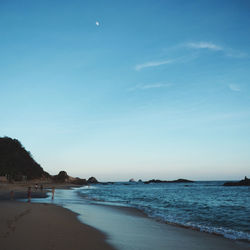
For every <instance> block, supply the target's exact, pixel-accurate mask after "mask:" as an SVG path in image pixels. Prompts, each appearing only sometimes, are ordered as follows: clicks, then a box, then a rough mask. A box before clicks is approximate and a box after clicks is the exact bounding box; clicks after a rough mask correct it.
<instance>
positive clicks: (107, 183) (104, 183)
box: [99, 181, 114, 185]
mask: <svg viewBox="0 0 250 250" xmlns="http://www.w3.org/2000/svg"><path fill="white" fill-rule="evenodd" d="M99 184H102V185H113V184H114V182H112V181H109V182H99Z"/></svg>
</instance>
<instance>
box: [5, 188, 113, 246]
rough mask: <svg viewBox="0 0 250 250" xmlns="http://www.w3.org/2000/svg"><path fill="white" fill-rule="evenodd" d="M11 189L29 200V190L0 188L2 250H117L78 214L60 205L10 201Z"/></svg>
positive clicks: (34, 195)
mask: <svg viewBox="0 0 250 250" xmlns="http://www.w3.org/2000/svg"><path fill="white" fill-rule="evenodd" d="M10 189H11V190H12V189H15V198H22V197H23V198H25V197H26V192H25V190H24V189H25V187H18V186H14V185H13V186H12V185H8V186H5V187H4V188H3V187H2V188H1V189H0V245H1V247H0V248H1V250H23V249H25V250H33V249H37V250H44V249H51V250H52V249H53V250H59V249H60V250H64V249H65V250H68V249H74V250H77V249H104V250H105V249H106V250H109V249H110V250H111V249H113V248H112V247H111V246H109V245H108V244H107V243H106V241H105V239H106V236H105V235H104V234H103V233H101V232H100V231H98V230H96V229H94V228H92V227H90V226H87V225H84V224H83V223H81V222H80V221H79V220H78V219H77V214H75V213H73V212H71V211H69V210H67V209H64V208H62V207H59V206H56V205H51V204H35V203H28V202H18V201H15V200H10V194H9V190H10ZM32 195H33V197H39V196H40V197H44V196H46V193H41V192H33V194H32Z"/></svg>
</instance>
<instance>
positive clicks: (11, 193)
mask: <svg viewBox="0 0 250 250" xmlns="http://www.w3.org/2000/svg"><path fill="white" fill-rule="evenodd" d="M13 198H14V191H13V190H11V191H10V199H11V200H13Z"/></svg>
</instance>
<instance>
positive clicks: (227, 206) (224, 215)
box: [32, 181, 250, 243]
mask: <svg viewBox="0 0 250 250" xmlns="http://www.w3.org/2000/svg"><path fill="white" fill-rule="evenodd" d="M223 183H224V181H197V182H194V183H157V184H155V183H151V184H144V183H129V182H117V183H114V184H108V185H107V184H106V185H103V184H96V185H91V186H83V187H81V188H75V189H72V190H60V189H59V190H56V192H55V200H54V201H53V203H55V204H58V205H61V206H63V207H66V208H68V209H71V210H72V211H74V212H77V213H78V214H80V215H82V216H83V217H82V218H83V221H84V222H86V221H88V219H89V218H88V216H89V215H87V214H86V209H89V211H91V209H94V207H95V206H93V207H92V208H91V206H89V205H92V204H95V205H96V204H97V205H100V204H101V205H105V206H112V207H114V206H117V207H132V208H136V209H138V210H140V211H142V212H143V213H144V214H146V215H147V216H148V217H151V218H152V219H153V220H155V221H160V222H162V223H168V224H175V225H179V226H184V227H188V228H191V229H195V230H198V231H202V232H207V233H212V234H217V235H221V236H223V237H225V238H228V239H231V240H243V241H247V242H248V243H249V242H250V187H246V186H241V187H225V186H223ZM32 202H51V198H50V197H49V198H47V199H33V201H32ZM86 204H88V206H87V207H86ZM84 213H85V214H84ZM89 214H91V212H89ZM84 216H85V217H84ZM86 216H87V217H86ZM95 216H96V215H95ZM95 216H94V215H93V217H92V218H91V220H90V222H92V221H93V220H95ZM90 224H91V223H90ZM97 224H98V223H97Z"/></svg>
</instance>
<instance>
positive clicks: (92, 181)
mask: <svg viewBox="0 0 250 250" xmlns="http://www.w3.org/2000/svg"><path fill="white" fill-rule="evenodd" d="M87 182H88V184H97V183H98V181H97V179H96V178H95V177H93V176H92V177H90V178H89V179H88V181H87Z"/></svg>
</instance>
